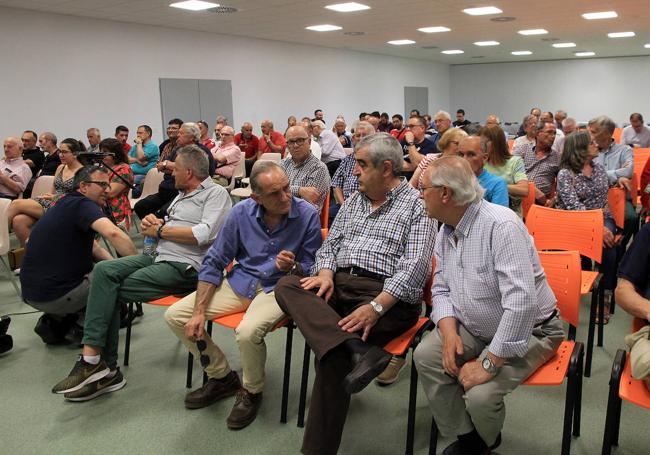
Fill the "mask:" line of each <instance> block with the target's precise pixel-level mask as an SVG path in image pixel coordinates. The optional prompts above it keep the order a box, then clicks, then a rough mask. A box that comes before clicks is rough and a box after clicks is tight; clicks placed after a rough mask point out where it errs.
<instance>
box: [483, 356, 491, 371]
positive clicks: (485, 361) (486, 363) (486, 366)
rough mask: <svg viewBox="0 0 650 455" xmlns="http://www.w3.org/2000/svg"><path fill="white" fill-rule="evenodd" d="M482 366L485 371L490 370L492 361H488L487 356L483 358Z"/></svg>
mask: <svg viewBox="0 0 650 455" xmlns="http://www.w3.org/2000/svg"><path fill="white" fill-rule="evenodd" d="M483 368H484V369H485V370H486V371H490V370H491V369H492V362H490V359H489V358H487V357H486V358H484V359H483Z"/></svg>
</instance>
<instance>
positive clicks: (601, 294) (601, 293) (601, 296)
mask: <svg viewBox="0 0 650 455" xmlns="http://www.w3.org/2000/svg"><path fill="white" fill-rule="evenodd" d="M604 312H605V288H604V287H603V285H602V283H601V284H600V285H599V286H598V314H600V318H599V319H600V320H599V321H598V347H599V348H602V347H603V338H604V333H605V332H604V329H605V324H604V322H605V318H604V317H603V314H604Z"/></svg>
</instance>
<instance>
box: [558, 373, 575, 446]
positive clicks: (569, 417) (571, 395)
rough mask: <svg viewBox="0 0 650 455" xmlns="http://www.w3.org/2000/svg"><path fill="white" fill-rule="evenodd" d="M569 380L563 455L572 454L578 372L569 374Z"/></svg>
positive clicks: (565, 405) (565, 404)
mask: <svg viewBox="0 0 650 455" xmlns="http://www.w3.org/2000/svg"><path fill="white" fill-rule="evenodd" d="M567 376H568V380H567V390H566V398H565V403H564V424H563V427H562V451H561V454H562V455H569V453H571V424H572V421H573V412H574V409H575V398H576V397H575V395H576V387H577V384H576V380H577V378H576V372H575V371H573V372H569V374H568V375H567Z"/></svg>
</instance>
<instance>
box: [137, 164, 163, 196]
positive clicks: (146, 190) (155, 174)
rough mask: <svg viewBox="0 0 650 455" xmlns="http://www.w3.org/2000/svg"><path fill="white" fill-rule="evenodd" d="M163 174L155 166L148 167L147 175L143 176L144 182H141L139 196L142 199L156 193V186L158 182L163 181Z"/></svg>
mask: <svg viewBox="0 0 650 455" xmlns="http://www.w3.org/2000/svg"><path fill="white" fill-rule="evenodd" d="M164 176H165V173H164V172H159V171H158V169H156V168H155V167H152V168H151V169H149V171H148V172H147V175H145V176H144V182H142V195H141V196H140V198H141V199H142V198H145V197H147V196H149V195H152V194H155V193H157V192H158V186H159V185H160V182H162V181H163V177H164Z"/></svg>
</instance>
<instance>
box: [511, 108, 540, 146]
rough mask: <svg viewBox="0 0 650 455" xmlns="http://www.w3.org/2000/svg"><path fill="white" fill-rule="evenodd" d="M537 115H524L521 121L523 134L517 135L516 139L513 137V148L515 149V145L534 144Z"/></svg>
mask: <svg viewBox="0 0 650 455" xmlns="http://www.w3.org/2000/svg"><path fill="white" fill-rule="evenodd" d="M537 120H538V119H537V117H535V116H534V115H532V114H529V115H527V116H526V117H524V120H523V121H522V122H521V124H522V125H523V126H524V132H525V133H526V134H524V135H523V136H519V137H518V138H517V139H515V142H514V144H513V150H514V149H516V148H517V147H523V146H524V145H527V144H529V145H534V144H535V137H536V136H537Z"/></svg>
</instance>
